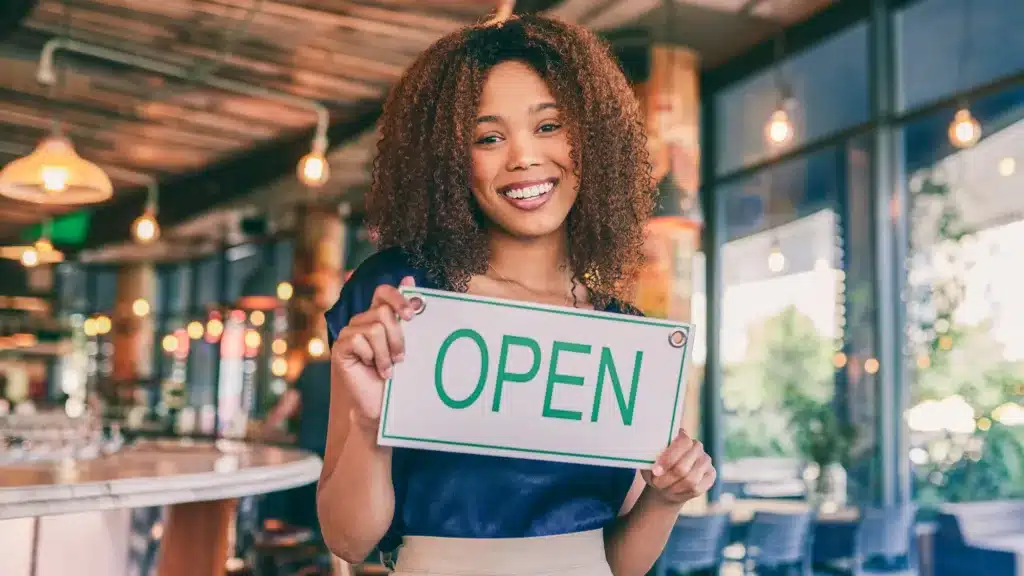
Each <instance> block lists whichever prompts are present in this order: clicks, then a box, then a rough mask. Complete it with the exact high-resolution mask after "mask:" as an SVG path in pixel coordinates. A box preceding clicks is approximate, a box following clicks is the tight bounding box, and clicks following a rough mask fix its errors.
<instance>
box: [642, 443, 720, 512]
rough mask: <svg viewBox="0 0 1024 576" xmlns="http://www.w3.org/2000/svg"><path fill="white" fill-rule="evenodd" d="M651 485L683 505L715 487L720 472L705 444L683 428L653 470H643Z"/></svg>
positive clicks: (659, 493)
mask: <svg viewBox="0 0 1024 576" xmlns="http://www.w3.org/2000/svg"><path fill="white" fill-rule="evenodd" d="M641 476H643V479H644V481H645V482H647V485H648V486H650V487H651V488H653V489H654V490H655V491H656V492H657V494H658V496H660V497H661V498H663V499H664V500H667V501H668V502H670V503H673V504H683V503H684V502H686V501H687V500H690V499H692V498H696V497H697V496H700V495H702V494H704V493H705V492H707V491H708V490H710V489H711V486H713V485H714V483H715V479H716V478H718V473H717V472H716V471H715V467H714V466H713V465H712V464H711V457H710V456H708V455H707V452H704V445H703V444H701V443H700V442H698V441H696V440H694V439H693V438H690V437H689V436H687V435H686V432H683V431H682V430H680V431H679V434H678V435H677V436H676V439H675V440H673V441H672V443H671V444H669V446H668V448H666V449H665V451H664V452H662V453H661V455H660V456H658V459H657V460H656V461H655V464H654V466H653V467H652V468H651V469H650V470H644V471H643V472H641Z"/></svg>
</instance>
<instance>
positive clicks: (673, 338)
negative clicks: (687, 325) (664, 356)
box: [668, 330, 686, 348]
mask: <svg viewBox="0 0 1024 576" xmlns="http://www.w3.org/2000/svg"><path fill="white" fill-rule="evenodd" d="M668 343H669V344H670V345H671V346H672V347H673V348H682V347H683V346H686V332H684V331H683V330H673V331H672V333H671V334H669V335H668Z"/></svg>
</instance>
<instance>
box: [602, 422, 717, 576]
mask: <svg viewBox="0 0 1024 576" xmlns="http://www.w3.org/2000/svg"><path fill="white" fill-rule="evenodd" d="M715 478H716V473H715V469H714V467H712V466H711V459H710V458H708V456H707V454H705V453H704V447H703V446H702V445H701V444H700V442H695V441H694V440H692V439H690V438H689V437H688V436H686V434H685V433H683V432H680V434H679V436H678V437H676V439H675V440H674V441H673V442H672V444H671V445H670V446H669V447H668V448H667V449H666V450H665V452H664V453H662V455H661V456H659V457H658V463H657V464H655V465H654V467H653V468H652V469H651V470H650V471H644V472H642V473H641V474H638V475H637V478H636V480H635V481H634V482H633V487H632V488H631V489H630V491H629V495H628V496H627V497H626V503H625V505H624V506H623V511H622V515H620V516H619V518H618V519H617V520H616V521H615V523H614V524H613V525H612V526H611V527H609V528H608V530H607V533H606V535H605V555H606V556H607V558H608V565H609V566H611V569H612V574H614V575H615V576H643V575H644V574H647V572H648V571H649V570H650V569H651V567H652V566H654V563H655V562H656V561H657V560H658V557H659V556H660V555H661V553H662V551H663V550H664V549H665V544H666V543H667V542H668V537H669V535H670V534H671V533H672V527H673V526H675V523H676V519H678V518H679V510H680V509H681V508H682V506H683V504H685V503H686V502H687V501H688V500H690V499H692V498H695V497H697V496H699V495H701V494H704V493H705V492H707V491H708V490H709V489H710V488H711V486H712V485H713V484H714V483H715Z"/></svg>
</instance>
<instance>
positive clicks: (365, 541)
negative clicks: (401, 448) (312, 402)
mask: <svg viewBox="0 0 1024 576" xmlns="http://www.w3.org/2000/svg"><path fill="white" fill-rule="evenodd" d="M336 378H337V376H335V375H333V374H332V376H331V392H332V394H331V412H330V416H329V419H328V425H327V449H326V451H325V453H324V467H323V470H322V471H321V472H320V483H319V485H318V486H317V499H316V500H317V502H316V503H317V515H318V516H319V518H320V530H321V532H322V533H323V537H324V542H325V543H326V544H327V547H328V548H330V550H331V552H333V553H334V555H335V556H338V557H339V558H341V559H342V560H345V561H346V562H350V563H359V562H362V561H363V560H365V559H366V557H367V555H369V554H370V552H371V551H373V548H374V546H376V545H377V543H378V542H379V541H380V539H381V538H383V537H384V534H385V533H386V532H387V530H388V527H389V526H390V525H391V518H392V516H393V515H394V510H395V494H394V490H393V488H392V485H391V449H390V448H386V447H380V446H378V445H377V432H376V430H375V429H374V428H372V426H373V424H372V423H367V422H362V421H360V417H359V416H358V415H357V414H356V413H355V411H353V410H352V408H350V406H351V403H350V402H349V401H348V399H347V398H344V396H345V395H344V394H343V393H341V391H342V390H343V389H342V388H341V387H340V386H339V385H338V384H337V383H336Z"/></svg>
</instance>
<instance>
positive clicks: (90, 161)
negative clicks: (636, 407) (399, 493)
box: [0, 0, 1024, 576]
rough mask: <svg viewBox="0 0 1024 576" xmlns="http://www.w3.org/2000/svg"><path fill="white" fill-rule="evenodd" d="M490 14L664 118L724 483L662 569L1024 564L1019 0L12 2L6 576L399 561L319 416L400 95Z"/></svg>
mask: <svg viewBox="0 0 1024 576" xmlns="http://www.w3.org/2000/svg"><path fill="white" fill-rule="evenodd" d="M495 10H514V11H515V12H517V13H543V14H547V15H551V16H554V17H557V18H560V19H563V20H567V21H570V22H574V23H577V24H580V25H582V26H585V27H587V28H589V29H591V30H594V31H595V32H596V33H598V34H599V35H601V36H602V37H603V38H605V39H606V40H607V41H608V42H609V44H610V46H611V47H612V50H613V52H614V54H615V55H616V57H617V58H618V59H619V62H620V64H621V65H622V68H623V71H624V72H625V74H626V77H627V78H628V80H629V81H630V83H631V84H632V86H633V87H634V90H635V93H636V95H637V98H638V100H639V101H640V103H641V107H642V110H643V111H644V114H645V117H646V123H647V129H648V135H649V143H648V145H649V149H650V152H651V158H652V161H653V164H654V170H653V177H654V178H655V181H656V183H657V184H656V188H655V189H656V191H657V194H658V203H657V208H656V211H655V214H654V217H653V218H652V220H651V221H650V224H649V230H648V237H647V240H646V244H645V247H644V249H645V253H646V255H647V262H646V264H645V267H644V269H643V271H642V273H641V278H640V282H639V283H638V287H637V291H636V295H635V302H636V304H637V305H638V307H639V308H640V309H641V310H642V311H643V312H644V313H645V315H647V316H650V317H655V318H663V319H670V320H675V321H681V322H687V323H692V324H693V328H694V331H695V337H694V338H693V339H692V350H691V351H690V353H691V356H690V365H689V369H688V373H687V376H686V378H687V382H686V393H685V399H684V401H683V406H684V411H683V423H682V425H683V428H684V429H685V430H686V431H687V432H688V433H690V434H691V435H692V436H694V437H696V438H699V439H700V440H701V441H702V442H703V443H704V445H705V447H706V450H707V451H708V452H709V454H710V455H711V456H712V457H713V459H714V461H715V463H716V466H717V468H718V472H719V474H718V482H717V483H716V485H715V486H714V488H713V489H712V490H711V492H710V493H709V494H708V496H707V497H706V498H701V499H698V500H695V501H691V502H689V503H688V504H687V505H686V506H685V507H684V508H683V510H682V512H681V514H680V517H679V521H678V523H677V525H676V527H675V529H674V531H673V534H672V536H671V538H670V541H669V544H668V546H667V547H666V549H665V550H664V552H663V554H662V556H661V558H660V559H659V560H658V563H657V564H656V565H655V567H654V569H653V571H652V573H654V574H658V575H662V574H690V573H715V574H767V573H772V572H771V569H772V567H777V566H780V565H784V566H788V567H791V568H792V569H793V572H794V573H799V574H806V575H809V574H900V575H918V574H920V575H928V576H958V575H993V576H1020V575H1022V574H1024V304H1022V300H1021V298H1020V295H1021V294H1024V272H1022V267H1021V259H1020V258H1021V257H1020V255H1021V254H1022V253H1024V32H1022V30H1024V2H1021V0H519V1H515V2H509V1H495V0H159V1H151V2H143V1H139V0H4V1H3V2H2V3H0V267H2V270H0V574H2V575H3V576H56V575H64V574H77V575H87V576H92V575H97V576H99V575H104V576H122V575H124V576H128V575H140V576H141V575H150V574H155V575H159V576H175V575H184V574H189V575H196V576H206V575H214V574H217V575H226V574H231V575H243V574H251V575H267V576H269V575H300V574H302V575H312V574H339V575H340V574H345V575H354V574H386V573H387V572H388V566H387V565H386V564H385V563H383V562H382V561H381V559H380V558H379V557H378V556H377V555H371V557H370V558H368V559H367V561H366V562H365V563H363V564H359V565H349V564H346V563H344V562H342V561H340V560H339V559H338V558H335V557H333V556H332V555H331V554H330V552H329V551H328V550H327V549H326V547H325V546H324V545H323V543H322V540H321V538H320V535H319V533H318V529H317V526H316V522H315V504H314V503H313V500H312V499H311V497H310V490H311V489H312V490H314V491H315V483H316V481H317V478H318V476H319V472H320V468H321V459H320V458H321V457H322V452H321V453H318V452H317V450H316V449H314V448H311V447H310V446H307V445H303V443H302V442H301V441H300V439H299V436H300V435H299V434H297V432H296V431H297V430H298V429H299V428H300V427H301V422H302V419H303V417H304V411H305V410H306V409H307V408H306V407H305V406H302V405H299V406H297V405H296V403H295V402H294V398H293V396H291V394H292V391H293V389H294V384H295V382H296V380H297V378H298V377H299V375H300V374H301V373H302V372H303V369H304V367H305V366H307V365H308V364H310V363H314V362H323V361H327V360H328V359H329V356H330V351H329V350H328V346H327V342H326V338H327V335H326V327H325V325H324V320H323V313H324V311H325V310H326V309H327V308H328V307H330V306H331V305H332V304H333V303H334V301H335V300H336V299H337V296H338V294H339V291H340V289H341V287H342V285H343V284H344V282H345V280H346V278H347V276H348V274H350V273H351V271H352V270H353V269H354V268H355V267H357V266H358V265H359V264H360V262H362V261H363V260H364V259H365V258H366V257H367V256H369V255H371V254H373V252H374V250H375V248H374V239H373V235H372V233H371V231H370V230H368V229H367V227H366V226H365V225H364V223H363V220H364V212H365V210H364V197H365V194H366V191H367V190H368V189H369V184H370V168H371V164H372V161H373V154H374V152H375V144H376V132H375V124H376V122H377V120H378V118H379V116H380V114H381V106H382V102H383V100H384V98H385V97H386V95H387V92H388V89H389V88H390V87H391V86H392V85H394V84H395V82H396V81H397V79H398V78H399V77H400V76H401V75H402V73H403V70H404V69H405V68H406V67H407V66H408V65H409V64H410V63H411V62H412V61H413V59H414V58H415V57H416V55H417V54H418V53H420V52H421V51H423V50H424V49H425V48H426V47H428V46H429V45H430V44H431V43H433V42H434V41H435V40H437V39H439V38H440V37H442V36H443V35H445V34H446V33H448V32H451V31H453V30H455V29H458V28H459V27H461V26H464V25H467V24H472V23H475V22H479V21H481V20H483V19H485V18H487V17H488V16H489V15H490V14H492V13H494V12H495ZM1018 163H1020V164H1021V166H1017V164H1018ZM329 385H330V383H329V382H326V381H325V382H323V383H322V388H323V390H324V392H323V393H324V396H323V398H327V394H328V392H327V390H328V389H329ZM308 404H311V403H308ZM297 511H298V512H300V513H298V514H297V513H296V512H297ZM311 514H312V515H313V516H312V517H313V518H314V520H313V521H312V522H309V521H308V519H309V518H310V515H311ZM297 518H305V519H306V520H307V521H306V522H305V523H303V522H301V521H299V520H297Z"/></svg>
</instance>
